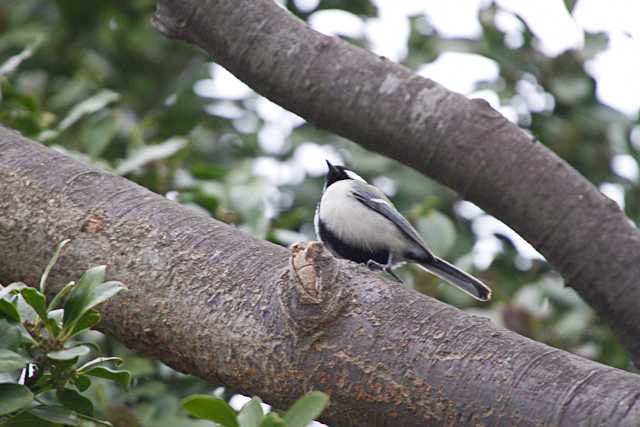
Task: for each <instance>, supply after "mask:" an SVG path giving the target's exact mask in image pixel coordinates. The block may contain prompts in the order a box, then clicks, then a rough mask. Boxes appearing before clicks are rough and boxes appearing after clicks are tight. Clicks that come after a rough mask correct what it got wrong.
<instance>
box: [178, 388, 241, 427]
mask: <svg viewBox="0 0 640 427" xmlns="http://www.w3.org/2000/svg"><path fill="white" fill-rule="evenodd" d="M182 407H183V408H184V410H185V411H187V412H188V413H189V414H191V415H193V416H194V417H196V418H200V419H203V420H209V421H213V422H216V423H218V424H222V425H223V426H224V427H240V426H239V425H238V422H237V421H236V411H234V410H233V408H232V407H231V406H229V404H228V403H227V402H225V401H224V400H222V399H218V398H215V397H213V396H209V395H206V394H194V395H191V396H188V397H186V398H184V399H183V400H182Z"/></svg>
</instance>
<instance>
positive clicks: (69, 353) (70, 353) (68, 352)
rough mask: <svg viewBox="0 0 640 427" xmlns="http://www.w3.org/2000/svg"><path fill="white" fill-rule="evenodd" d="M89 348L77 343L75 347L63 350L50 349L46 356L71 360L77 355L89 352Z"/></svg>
mask: <svg viewBox="0 0 640 427" xmlns="http://www.w3.org/2000/svg"><path fill="white" fill-rule="evenodd" d="M90 351H91V350H90V349H89V347H87V346H86V345H78V346H76V347H71V348H65V349H64V350H58V351H50V352H49V353H47V357H48V358H49V359H53V360H72V359H75V358H77V357H81V356H85V355H87V354H89V352H90Z"/></svg>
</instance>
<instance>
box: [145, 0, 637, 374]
mask: <svg viewBox="0 0 640 427" xmlns="http://www.w3.org/2000/svg"><path fill="white" fill-rule="evenodd" d="M153 24H154V26H155V28H156V29H158V30H159V31H161V32H162V33H164V34H165V35H167V36H170V37H174V38H180V39H184V40H187V41H190V42H192V43H195V44H196V45H198V46H200V47H201V48H202V49H204V50H205V51H207V52H208V53H209V54H210V55H211V56H212V57H213V58H214V59H215V60H216V61H217V62H218V63H220V64H221V65H223V66H224V67H225V68H227V69H229V70H230V71H231V72H232V73H234V74H235V75H236V76H237V77H239V78H240V79H242V80H243V81H244V82H245V83H247V84H248V85H249V86H251V87H252V88H253V89H255V90H256V91H257V92H259V93H261V94H262V95H265V96H267V97H268V98H270V99H271V100H273V101H274V102H276V103H278V104H280V105H281V106H283V107H285V108H287V109H289V110H291V111H293V112H295V113H297V114H299V115H300V116H302V117H304V118H305V119H307V120H309V121H310V122H312V123H314V124H316V125H318V126H321V127H324V128H326V129H328V130H331V131H333V132H335V133H337V134H340V135H343V136H345V137H347V138H350V139H352V140H353V141H355V142H357V143H358V144H361V145H362V146H364V147H366V148H368V149H371V150H373V151H377V152H379V153H382V154H385V155H387V156H389V157H391V158H394V159H396V160H399V161H400V162H402V163H404V164H406V165H409V166H411V167H413V168H415V169H416V170H418V171H420V172H422V173H424V174H426V175H429V176H431V177H433V178H435V179H437V180H438V181H440V182H441V183H443V184H445V185H447V186H449V187H451V188H453V189H454V190H457V191H458V192H459V193H461V194H462V195H463V196H464V197H467V198H468V199H469V200H471V201H473V202H474V203H476V204H477V205H479V206H480V207H482V208H483V209H485V210H486V211H488V212H490V213H491V214H493V215H495V216H497V217H498V218H500V219H501V220H503V221H504V222H505V223H507V224H508V225H509V226H511V227H512V228H513V229H515V230H516V231H517V232H518V233H520V234H521V235H522V236H523V237H524V238H525V239H527V240H528V241H529V242H531V243H532V244H534V246H535V247H536V248H537V249H538V250H539V251H540V252H541V253H542V254H543V255H544V256H545V257H546V259H547V260H548V261H549V262H550V263H551V265H552V266H553V267H554V268H556V269H557V270H558V271H559V272H560V273H561V274H562V276H563V277H564V279H565V281H566V283H567V284H568V285H569V286H571V287H573V288H575V289H576V290H577V291H578V292H579V293H580V295H581V296H582V297H583V298H584V299H585V300H586V301H588V302H589V304H591V305H592V306H593V307H594V308H595V309H596V311H597V312H598V314H599V315H600V316H601V317H602V318H603V319H605V320H606V321H607V322H608V323H609V324H610V325H611V327H612V328H613V329H614V331H615V332H616V334H617V335H618V336H619V337H620V338H621V340H622V342H623V343H624V344H625V346H626V348H627V349H628V350H629V352H630V353H631V355H632V358H633V359H634V360H635V362H636V364H637V365H640V303H639V301H640V286H639V283H640V282H639V279H638V278H639V277H640V255H639V254H640V232H638V230H637V229H636V228H635V227H633V225H631V224H630V222H629V220H628V219H627V218H626V217H625V215H624V214H623V213H622V212H621V211H620V209H619V208H618V206H617V205H616V204H615V203H614V202H613V201H611V200H609V199H607V198H606V197H605V196H603V195H602V194H601V193H600V192H599V191H598V190H597V189H596V188H595V187H594V186H593V185H591V183H589V182H588V181H587V180H586V179H585V178H584V177H583V176H581V175H580V174H579V173H578V172H577V171H575V170H574V169H573V168H572V167H571V166H569V165H568V164H567V163H566V162H565V161H563V160H562V159H560V158H559V157H557V156H556V155H555V154H554V153H552V152H551V151H550V150H549V149H547V148H545V147H544V146H542V145H541V144H538V143H536V142H534V141H532V140H531V139H530V138H529V137H527V136H526V135H525V134H524V133H523V132H522V131H521V130H520V129H518V127H517V126H515V125H513V124H511V123H509V122H508V121H507V119H505V118H504V117H503V116H501V115H500V114H499V113H497V112H496V111H494V110H493V109H492V108H491V107H490V106H489V105H488V104H487V103H486V102H484V101H481V100H468V99H467V98H465V97H463V96H462V95H459V94H456V93H453V92H450V91H448V90H446V89H445V88H443V87H442V86H440V85H439V84H437V83H435V82H433V81H431V80H428V79H424V78H422V77H419V76H417V75H415V74H413V73H412V72H411V71H410V70H408V69H406V68H404V67H402V66H400V65H398V64H395V63H393V62H390V61H388V60H386V59H385V58H381V57H377V56H375V55H373V54H371V53H370V52H367V51H365V50H363V49H360V48H358V47H355V46H352V45H350V44H348V43H346V42H343V41H341V40H339V39H337V38H330V37H326V36H324V35H322V34H319V33H317V32H315V31H313V30H311V29H310V28H308V27H307V26H306V25H305V24H304V23H303V22H302V21H300V20H298V19H297V18H295V17H294V16H293V15H291V14H290V13H288V12H287V11H286V10H284V9H283V8H281V7H280V6H278V5H277V4H276V2H274V1H272V0H159V1H158V8H157V10H156V14H155V15H154V17H153ZM240 52H241V53H242V54H239V53H240ZM550 230H552V231H550Z"/></svg>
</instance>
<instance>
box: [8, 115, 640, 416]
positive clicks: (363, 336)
mask: <svg viewBox="0 0 640 427" xmlns="http://www.w3.org/2000/svg"><path fill="white" fill-rule="evenodd" d="M0 188H1V189H2V197H0V239H1V241H0V281H3V282H4V283H6V282H7V281H9V280H22V281H24V282H26V283H36V282H37V277H38V275H39V273H40V272H41V271H42V269H43V268H44V266H45V265H46V263H47V261H48V259H49V258H50V256H51V254H52V251H53V247H54V246H55V244H56V243H57V242H59V241H61V240H63V239H64V238H70V239H72V242H71V244H70V245H69V246H68V247H67V248H66V249H65V253H64V256H63V257H62V258H61V259H60V261H59V263H58V264H57V266H56V267H55V268H54V270H53V271H52V274H51V276H50V279H51V281H52V282H51V283H52V284H53V285H54V286H55V287H57V286H60V285H61V284H63V283H66V281H68V280H70V279H72V278H76V277H78V275H79V273H80V272H81V271H83V270H84V269H86V268H88V267H90V266H94V265H98V264H107V265H108V275H109V277H110V278H111V279H116V280H121V281H122V282H124V283H125V284H126V285H127V286H128V291H126V292H125V293H122V294H120V295H118V296H117V297H116V298H114V300H113V301H110V302H108V303H107V304H105V305H103V306H101V307H100V311H101V312H102V315H103V319H104V320H103V322H102V324H101V325H102V326H101V327H102V328H103V329H104V330H105V331H107V332H108V333H109V334H111V335H113V336H115V337H116V338H118V339H120V340H122V341H123V342H124V343H125V344H126V345H128V346H129V347H131V348H132V349H134V350H136V351H139V352H141V353H144V354H147V355H151V356H153V357H157V358H159V359H160V360H162V361H164V362H165V363H167V364H169V365H170V366H173V367H174V368H176V369H178V370H180V371H182V372H187V373H191V374H194V375H198V376H200V377H202V378H205V379H209V380H211V381H216V382H217V381H221V382H223V383H224V384H227V385H229V386H232V387H233V388H235V389H238V390H240V391H242V392H244V393H246V394H249V395H251V394H258V395H260V396H262V397H263V398H264V399H265V400H266V401H267V402H269V403H271V404H273V405H276V406H277V407H287V406H288V405H289V404H291V403H292V402H293V400H294V399H295V398H296V397H297V396H299V395H301V394H303V393H304V392H306V391H308V390H312V389H314V390H323V391H325V392H327V393H329V394H330V395H331V406H330V407H329V409H328V410H327V412H326V414H325V416H324V420H325V421H327V422H329V423H332V424H333V425H340V426H361V427H370V426H407V427H409V426H425V425H434V426H437V425H492V426H498V425H505V426H506V425H509V426H511V425H519V426H530V425H531V426H533V425H536V426H540V425H546V426H560V425H566V426H572V427H573V426H581V425H584V426H587V425H604V424H606V425H618V426H636V425H637V420H638V419H640V393H639V392H638V390H640V377H639V376H637V375H634V374H631V373H628V372H624V371H621V370H617V369H613V368H610V367H606V366H603V365H600V364H597V363H594V362H591V361H588V360H585V359H582V358H580V357H577V356H575V355H571V354H569V353H566V352H563V351H561V350H557V349H553V348H550V347H548V346H546V345H542V344H539V343H536V342H534V341H531V340H529V339H527V338H524V337H521V336H519V335H517V334H515V333H512V332H510V331H507V330H503V329H497V328H496V327H494V326H493V325H492V324H491V323H490V322H489V321H488V320H486V319H483V318H479V317H476V316H472V315H469V314H466V313H464V312H462V311H460V310H457V309H455V308H453V307H450V306H448V305H446V304H443V303H441V302H439V301H437V300H434V299H431V298H428V297H426V296H423V295H420V294H418V293H416V292H414V291H412V290H409V289H406V288H404V287H403V286H401V285H398V284H396V283H391V282H386V281H383V280H381V279H380V277H379V276H377V275H375V274H374V273H371V272H369V271H368V270H367V269H366V268H364V267H360V266H356V265H355V264H353V263H350V262H346V261H338V260H335V259H334V258H332V257H330V256H328V255H327V253H326V252H325V251H322V249H321V246H320V245H319V244H309V245H308V246H307V247H306V249H305V248H304V247H298V248H296V249H295V250H294V251H293V254H294V256H293V257H292V256H291V251H289V250H288V249H286V248H283V247H279V246H276V245H273V244H271V243H268V242H265V241H259V240H256V239H254V238H252V237H251V236H249V235H247V234H245V233H243V232H240V231H238V230H236V229H234V228H233V227H230V226H228V225H226V224H223V223H221V222H218V221H216V220H214V219H211V218H209V217H207V216H206V215H204V214H202V213H200V212H193V211H192V210H190V209H188V208H185V207H182V206H179V205H177V204H176V203H174V202H171V201H169V200H166V199H165V198H163V197H161V196H159V195H156V194H153V193H151V192H149V191H148V190H146V189H144V188H142V187H140V186H138V185H136V184H134V183H131V182H129V181H127V180H126V179H124V178H121V177H117V176H114V175H111V174H109V173H107V172H104V171H100V170H97V169H94V168H91V167H89V166H86V165H84V164H81V163H79V162H77V161H75V160H73V159H71V158H68V157H66V156H64V155H62V154H59V153H56V152H53V151H50V150H48V149H47V148H45V147H43V146H41V145H39V144H36V143H33V142H30V141H27V140H25V139H24V138H22V137H20V136H18V135H17V134H16V133H14V132H12V131H8V130H6V129H4V128H1V127H0Z"/></svg>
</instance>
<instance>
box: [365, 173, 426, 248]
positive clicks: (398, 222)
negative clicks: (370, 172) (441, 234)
mask: <svg viewBox="0 0 640 427" xmlns="http://www.w3.org/2000/svg"><path fill="white" fill-rule="evenodd" d="M352 194H353V197H354V198H355V199H356V200H357V201H358V202H360V203H362V204H363V205H365V206H367V207H368V208H370V209H371V210H373V211H375V212H377V213H379V214H380V215H382V216H384V217H385V218H387V219H388V220H389V221H391V222H392V223H393V224H394V225H395V226H396V227H398V230H400V231H401V232H402V234H404V235H405V236H406V237H407V238H408V239H409V240H411V241H412V242H414V243H415V244H417V245H418V246H420V247H422V248H423V249H424V250H425V251H427V253H429V254H430V253H431V251H430V250H429V248H428V247H427V244H426V243H425V241H424V239H423V238H422V236H420V235H419V234H418V232H417V231H416V230H415V228H413V226H412V225H411V224H409V221H407V220H406V219H405V217H403V216H402V214H401V213H400V212H398V210H397V209H396V208H395V206H393V204H392V203H391V202H390V201H389V199H387V197H386V196H385V195H384V194H383V193H382V192H381V191H380V190H378V189H377V188H376V187H373V186H371V185H368V184H363V185H354V188H353V190H352ZM372 232H375V231H372Z"/></svg>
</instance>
